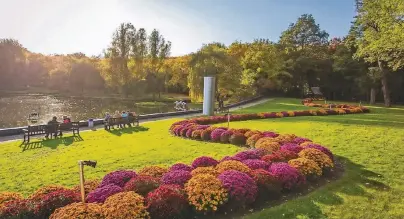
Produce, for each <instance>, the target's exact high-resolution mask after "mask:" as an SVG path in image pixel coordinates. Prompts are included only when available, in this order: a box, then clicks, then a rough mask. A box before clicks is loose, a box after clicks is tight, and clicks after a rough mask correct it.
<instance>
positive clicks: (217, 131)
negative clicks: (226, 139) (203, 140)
mask: <svg viewBox="0 0 404 219" xmlns="http://www.w3.org/2000/svg"><path fill="white" fill-rule="evenodd" d="M225 131H226V130H224V129H220V128H217V129H215V130H213V131H212V133H210V139H211V140H212V141H214V142H219V141H220V136H221V135H222V133H223V132H225Z"/></svg>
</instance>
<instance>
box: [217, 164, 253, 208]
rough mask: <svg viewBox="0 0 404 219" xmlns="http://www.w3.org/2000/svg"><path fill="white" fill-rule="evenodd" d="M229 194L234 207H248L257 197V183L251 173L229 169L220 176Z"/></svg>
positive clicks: (230, 202)
mask: <svg viewBox="0 0 404 219" xmlns="http://www.w3.org/2000/svg"><path fill="white" fill-rule="evenodd" d="M218 178H219V180H220V181H221V182H222V184H223V187H224V188H225V189H226V190H227V192H228V194H229V204H230V205H231V206H232V207H246V205H248V204H250V203H253V202H254V201H255V199H256V197H257V192H258V188H257V184H256V183H255V181H254V179H252V178H251V177H250V176H249V175H247V174H245V173H243V172H239V171H236V170H228V171H225V172H223V173H221V174H220V175H219V176H218Z"/></svg>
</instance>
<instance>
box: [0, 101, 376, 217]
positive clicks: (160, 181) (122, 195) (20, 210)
mask: <svg viewBox="0 0 404 219" xmlns="http://www.w3.org/2000/svg"><path fill="white" fill-rule="evenodd" d="M363 112H368V110H367V109H366V108H363V107H361V108H357V107H350V108H349V107H345V108H339V109H334V110H325V109H321V110H315V111H312V110H308V111H290V112H278V113H257V114H241V115H232V117H231V120H232V121H242V120H250V119H264V118H281V117H291V116H311V115H339V114H345V113H346V114H350V113H363ZM224 121H227V117H224V116H213V117H203V118H196V119H189V120H184V121H181V122H177V123H174V124H173V125H172V126H171V127H170V131H171V133H172V134H174V135H177V136H181V137H184V138H190V139H195V140H205V141H212V142H223V143H232V144H235V145H240V146H245V145H246V144H248V146H249V147H251V148H250V149H247V150H245V151H242V152H239V153H237V154H235V155H233V156H226V157H224V158H222V159H220V160H216V159H214V158H211V157H207V156H202V157H198V158H196V159H195V160H194V161H193V162H192V163H191V164H189V165H187V164H182V163H177V164H174V165H172V166H171V167H169V168H165V167H158V166H149V167H144V168H143V169H142V170H140V171H138V172H135V171H133V170H118V171H114V172H111V173H108V174H107V175H105V177H104V178H103V179H102V181H101V182H99V181H88V182H86V184H85V189H86V199H87V203H86V204H83V203H80V191H79V190H78V189H77V187H75V188H72V189H70V188H65V187H61V186H46V187H43V188H40V189H39V190H38V191H37V192H35V193H34V194H33V195H31V196H29V197H28V198H24V197H23V196H22V195H20V194H18V193H10V192H3V193H0V218H5V219H6V218H33V219H36V218H52V219H53V218H55V219H56V218H58V219H59V218H62V219H63V218H77V217H78V216H80V218H100V219H101V218H117V217H119V216H125V217H131V218H191V217H193V216H196V215H206V214H207V215H209V214H212V213H213V212H219V213H223V214H225V213H226V212H229V211H234V210H238V209H245V208H248V207H250V206H252V205H254V204H255V203H257V202H261V201H267V200H274V199H278V198H279V197H280V194H282V193H285V192H295V191H297V190H299V189H301V188H302V187H304V186H305V185H307V184H309V183H314V182H316V181H317V180H319V179H321V178H322V177H324V176H327V175H329V174H330V173H332V172H333V171H334V166H335V159H334V156H333V154H332V152H331V151H330V150H329V149H327V148H326V147H324V146H322V145H319V144H315V143H313V142H312V141H311V140H309V139H307V138H303V137H298V136H296V135H293V134H278V133H275V132H272V131H258V130H249V129H227V128H225V127H213V126H210V125H207V124H213V123H220V122H224Z"/></svg>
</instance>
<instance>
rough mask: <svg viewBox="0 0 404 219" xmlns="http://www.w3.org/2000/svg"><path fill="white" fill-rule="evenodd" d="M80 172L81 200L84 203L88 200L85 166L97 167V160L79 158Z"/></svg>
mask: <svg viewBox="0 0 404 219" xmlns="http://www.w3.org/2000/svg"><path fill="white" fill-rule="evenodd" d="M78 163H79V174H80V193H81V201H82V202H83V203H85V202H86V193H85V190H84V166H90V167H92V168H95V166H96V165H97V161H92V160H79V162H78Z"/></svg>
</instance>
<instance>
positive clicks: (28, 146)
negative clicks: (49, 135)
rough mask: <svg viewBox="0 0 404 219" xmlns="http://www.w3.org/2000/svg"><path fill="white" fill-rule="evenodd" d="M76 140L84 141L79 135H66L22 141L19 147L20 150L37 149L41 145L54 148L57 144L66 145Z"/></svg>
mask: <svg viewBox="0 0 404 219" xmlns="http://www.w3.org/2000/svg"><path fill="white" fill-rule="evenodd" d="M78 141H84V140H83V138H82V137H81V136H80V135H75V136H68V137H63V138H57V139H45V140H41V141H34V142H30V143H22V144H21V145H20V147H21V148H22V151H26V150H32V149H38V148H43V147H48V148H52V149H56V148H57V147H58V146H59V145H65V146H68V145H71V144H73V142H78Z"/></svg>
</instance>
